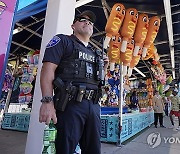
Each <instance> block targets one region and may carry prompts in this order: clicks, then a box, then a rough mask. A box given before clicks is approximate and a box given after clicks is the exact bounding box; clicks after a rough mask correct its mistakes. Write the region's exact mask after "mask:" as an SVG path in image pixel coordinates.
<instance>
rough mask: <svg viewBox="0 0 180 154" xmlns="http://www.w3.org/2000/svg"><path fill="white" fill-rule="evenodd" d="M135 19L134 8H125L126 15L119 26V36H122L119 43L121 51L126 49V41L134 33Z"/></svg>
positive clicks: (136, 15)
mask: <svg viewBox="0 0 180 154" xmlns="http://www.w3.org/2000/svg"><path fill="white" fill-rule="evenodd" d="M137 19H138V12H137V10H136V9H134V8H129V9H127V10H126V15H125V18H124V22H123V25H122V28H121V36H122V38H123V41H122V44H121V52H125V51H126V48H127V42H128V40H129V39H131V38H132V36H133V35H134V31H135V28H136V24H137Z"/></svg>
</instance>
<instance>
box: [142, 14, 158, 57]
mask: <svg viewBox="0 0 180 154" xmlns="http://www.w3.org/2000/svg"><path fill="white" fill-rule="evenodd" d="M159 26H160V19H159V17H158V16H154V17H152V18H150V21H149V27H148V32H147V36H146V39H145V41H144V47H143V52H142V57H143V58H144V57H146V52H147V49H148V48H149V47H150V45H151V44H152V43H153V42H154V40H155V38H156V36H157V33H158V31H159Z"/></svg>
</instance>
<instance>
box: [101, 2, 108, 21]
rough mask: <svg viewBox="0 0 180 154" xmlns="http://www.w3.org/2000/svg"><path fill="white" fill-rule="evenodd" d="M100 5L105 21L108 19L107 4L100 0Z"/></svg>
mask: <svg viewBox="0 0 180 154" xmlns="http://www.w3.org/2000/svg"><path fill="white" fill-rule="evenodd" d="M101 4H102V7H103V11H104V14H105V17H106V20H108V18H109V14H108V9H107V5H108V4H107V2H106V0H101Z"/></svg>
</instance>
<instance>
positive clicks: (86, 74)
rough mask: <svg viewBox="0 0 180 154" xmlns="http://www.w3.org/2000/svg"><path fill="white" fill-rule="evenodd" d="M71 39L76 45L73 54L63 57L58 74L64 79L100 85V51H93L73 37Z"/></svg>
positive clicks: (57, 70)
mask: <svg viewBox="0 0 180 154" xmlns="http://www.w3.org/2000/svg"><path fill="white" fill-rule="evenodd" d="M70 39H71V40H72V41H73V46H74V47H73V52H72V55H70V56H69V57H64V58H62V60H61V62H60V64H59V66H58V68H57V69H56V75H57V76H58V77H60V78H61V79H62V80H63V81H72V82H73V83H87V84H93V85H98V84H99V82H100V79H99V77H98V73H99V71H100V70H99V66H98V65H99V63H98V59H99V58H100V52H98V51H96V52H93V51H92V50H91V49H88V48H86V47H84V46H83V45H81V44H79V43H78V42H77V41H76V40H74V39H73V38H71V37H70Z"/></svg>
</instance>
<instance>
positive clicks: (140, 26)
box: [133, 14, 149, 56]
mask: <svg viewBox="0 0 180 154" xmlns="http://www.w3.org/2000/svg"><path fill="white" fill-rule="evenodd" d="M148 26H149V19H148V15H147V14H139V17H138V21H137V25H136V29H135V33H134V41H135V48H134V53H133V56H137V55H138V52H139V49H140V47H141V46H142V45H143V43H144V40H145V39H146V35H147V32H148Z"/></svg>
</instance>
